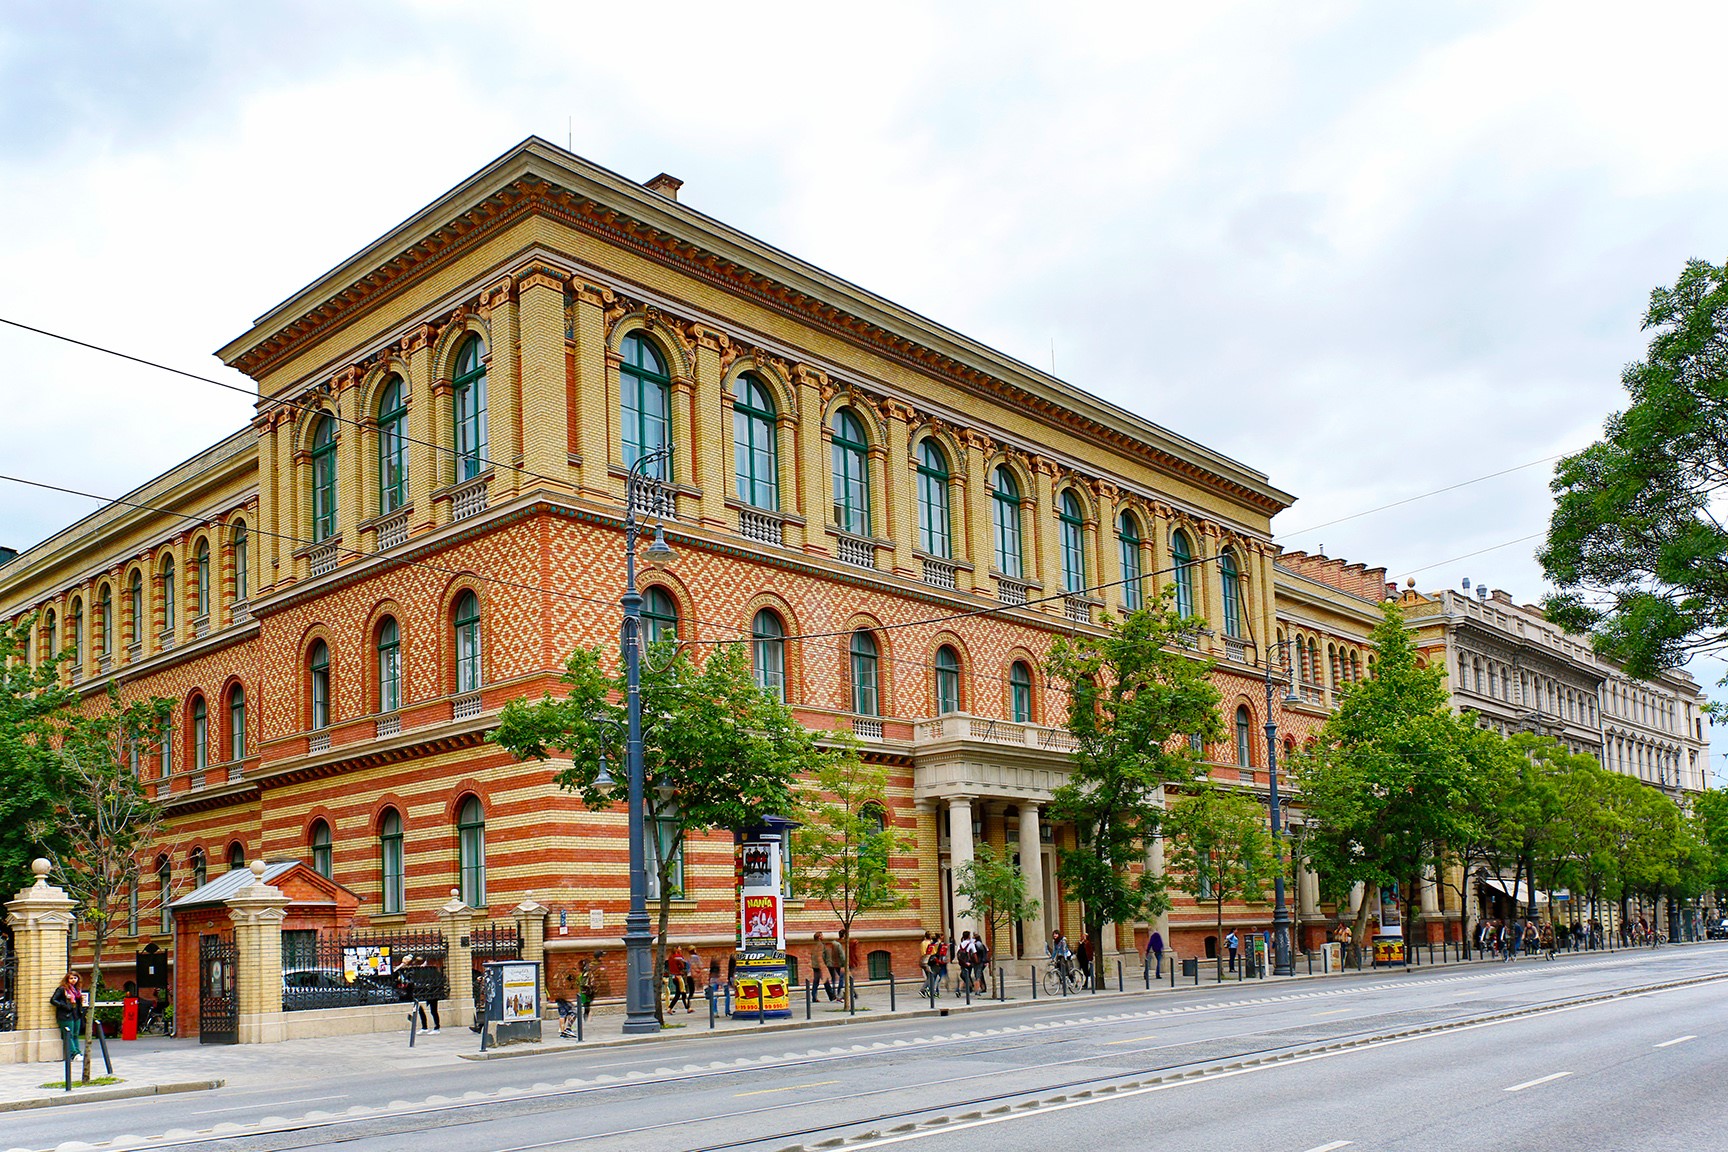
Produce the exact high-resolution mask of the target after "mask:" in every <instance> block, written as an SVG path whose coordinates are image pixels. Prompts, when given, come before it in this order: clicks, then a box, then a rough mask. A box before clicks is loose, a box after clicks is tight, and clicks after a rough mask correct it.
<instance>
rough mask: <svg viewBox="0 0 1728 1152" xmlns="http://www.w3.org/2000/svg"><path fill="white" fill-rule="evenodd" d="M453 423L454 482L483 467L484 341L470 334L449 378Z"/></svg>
mask: <svg viewBox="0 0 1728 1152" xmlns="http://www.w3.org/2000/svg"><path fill="white" fill-rule="evenodd" d="M450 401H451V404H452V405H453V406H454V416H455V424H456V482H457V483H458V484H460V483H461V482H462V481H464V480H472V479H474V477H476V476H478V475H480V473H481V472H482V471H483V470H484V469H485V468H486V465H487V463H488V461H487V459H486V344H485V342H484V341H482V340H481V339H480V337H478V336H470V337H468V339H467V341H466V342H465V343H464V344H463V345H462V350H461V351H460V352H458V353H456V375H455V377H454V378H452V379H451V381H450Z"/></svg>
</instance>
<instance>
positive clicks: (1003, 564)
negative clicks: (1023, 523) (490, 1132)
mask: <svg viewBox="0 0 1728 1152" xmlns="http://www.w3.org/2000/svg"><path fill="white" fill-rule="evenodd" d="M990 513H991V519H992V521H993V522H994V524H995V528H996V570H997V571H998V572H1000V573H1002V575H1004V576H1008V577H1011V578H1013V579H1015V580H1019V579H1020V578H1021V575H1022V573H1024V572H1025V569H1026V564H1025V553H1024V550H1023V546H1022V544H1021V540H1020V485H1019V483H1018V482H1016V481H1015V479H1014V473H1012V472H1010V471H1009V470H1008V469H1007V467H1005V466H998V467H997V469H996V476H995V484H994V486H993V487H992V488H991V489H990Z"/></svg>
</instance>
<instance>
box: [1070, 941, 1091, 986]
mask: <svg viewBox="0 0 1728 1152" xmlns="http://www.w3.org/2000/svg"><path fill="white" fill-rule="evenodd" d="M1074 963H1075V964H1077V965H1079V967H1080V986H1081V987H1082V988H1090V987H1092V937H1090V936H1082V937H1080V943H1079V945H1078V946H1077V947H1076V948H1075V949H1074Z"/></svg>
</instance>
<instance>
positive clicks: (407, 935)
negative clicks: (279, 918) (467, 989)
mask: <svg viewBox="0 0 1728 1152" xmlns="http://www.w3.org/2000/svg"><path fill="white" fill-rule="evenodd" d="M448 955H449V945H448V942H447V941H446V940H445V939H444V934H443V933H442V932H439V931H436V930H432V931H399V932H393V931H374V930H362V931H356V932H345V933H335V932H319V933H317V934H316V935H311V934H307V933H296V932H287V933H284V934H283V936H282V1010H283V1011H284V1012H300V1011H308V1010H311V1009H317V1008H354V1007H360V1006H364V1005H368V1004H394V1003H396V1002H398V1001H400V1000H402V999H404V989H403V987H402V986H403V985H404V984H405V985H406V986H407V991H408V992H409V993H410V994H411V995H412V996H413V997H414V998H415V999H417V1000H443V999H445V998H447V997H448V996H449V995H450V982H449V979H448V977H447V976H446V975H445V973H444V962H445V959H446V958H447V956H448Z"/></svg>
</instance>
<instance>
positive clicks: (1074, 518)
mask: <svg viewBox="0 0 1728 1152" xmlns="http://www.w3.org/2000/svg"><path fill="white" fill-rule="evenodd" d="M1056 519H1057V520H1058V521H1059V522H1060V527H1061V530H1062V591H1064V592H1084V591H1085V590H1086V513H1085V511H1084V510H1083V509H1082V508H1081V507H1080V498H1079V497H1078V496H1076V495H1074V493H1072V492H1064V493H1062V504H1061V509H1060V511H1058V512H1057V513H1056Z"/></svg>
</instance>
